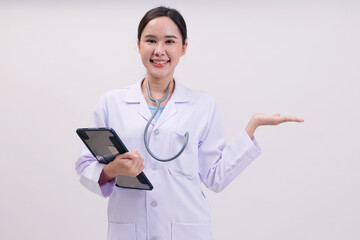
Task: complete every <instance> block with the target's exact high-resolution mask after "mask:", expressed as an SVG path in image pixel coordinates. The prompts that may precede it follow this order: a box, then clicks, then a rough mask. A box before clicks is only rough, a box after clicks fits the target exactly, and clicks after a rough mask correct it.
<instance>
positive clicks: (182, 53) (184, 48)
mask: <svg viewBox="0 0 360 240" xmlns="http://www.w3.org/2000/svg"><path fill="white" fill-rule="evenodd" d="M187 46H188V42H185V44H184V45H183V46H182V50H181V56H184V55H185V54H186V49H187Z"/></svg>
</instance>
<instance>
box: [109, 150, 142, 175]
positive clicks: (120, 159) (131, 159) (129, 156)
mask: <svg viewBox="0 0 360 240" xmlns="http://www.w3.org/2000/svg"><path fill="white" fill-rule="evenodd" d="M144 168H145V165H144V158H142V157H141V155H140V154H139V153H138V151H137V150H133V151H130V152H126V153H124V154H119V155H117V156H116V157H115V159H114V160H113V161H112V162H110V163H109V164H107V165H106V166H105V167H104V169H103V171H104V173H105V174H106V175H107V176H109V177H111V178H115V177H116V176H118V175H125V176H130V177H136V176H137V175H139V174H140V173H141V172H142V171H143V170H144Z"/></svg>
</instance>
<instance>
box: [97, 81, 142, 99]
mask: <svg viewBox="0 0 360 240" xmlns="http://www.w3.org/2000/svg"><path fill="white" fill-rule="evenodd" d="M137 87H138V83H136V84H133V85H131V86H126V87H121V88H117V89H112V90H109V91H107V92H105V93H104V94H103V95H102V96H101V97H100V101H102V102H109V101H110V102H123V101H125V100H126V99H127V98H128V97H129V96H132V95H134V94H135V93H136V90H137Z"/></svg>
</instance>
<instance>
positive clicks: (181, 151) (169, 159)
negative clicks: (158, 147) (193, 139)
mask: <svg viewBox="0 0 360 240" xmlns="http://www.w3.org/2000/svg"><path fill="white" fill-rule="evenodd" d="M146 82H147V91H148V95H149V98H150V100H151V101H153V102H155V103H156V110H155V112H154V113H153V115H152V116H151V118H150V119H149V121H148V123H147V124H146V127H145V131H144V144H145V148H146V150H147V151H148V153H149V154H150V156H152V157H153V158H154V159H156V160H158V161H160V162H169V161H172V160H174V159H175V158H177V157H179V156H180V155H181V154H182V153H183V152H184V150H185V148H186V146H187V144H188V142H189V133H188V132H186V133H185V143H184V145H183V146H182V148H181V149H180V151H179V152H178V153H177V154H175V156H173V157H171V158H159V157H158V156H156V155H155V154H154V153H153V152H152V151H151V150H150V147H149V143H148V140H147V135H148V130H149V126H150V124H151V122H152V120H154V118H155V116H156V114H157V113H158V111H159V109H160V104H161V103H162V102H164V101H165V100H166V99H167V97H168V96H169V92H170V84H171V82H170V83H169V86H168V88H167V89H166V93H165V96H164V97H163V98H162V99H154V98H153V97H152V96H151V91H150V86H149V82H148V81H146Z"/></svg>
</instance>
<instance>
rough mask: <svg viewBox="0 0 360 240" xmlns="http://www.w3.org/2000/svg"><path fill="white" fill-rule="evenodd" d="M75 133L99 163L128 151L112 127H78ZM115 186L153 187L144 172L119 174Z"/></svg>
mask: <svg viewBox="0 0 360 240" xmlns="http://www.w3.org/2000/svg"><path fill="white" fill-rule="evenodd" d="M76 133H77V134H78V136H79V137H80V138H81V140H82V141H83V143H84V144H85V145H86V147H87V148H88V149H89V151H90V152H91V154H92V155H93V156H94V157H95V158H96V159H97V160H98V161H99V162H100V163H103V164H108V163H109V162H111V161H113V160H114V159H115V157H116V155H118V154H123V153H125V152H128V150H127V148H126V147H125V145H124V144H123V142H122V141H121V140H120V138H119V136H118V135H117V134H116V132H115V131H114V130H113V129H112V128H78V129H77V130H76ZM116 186H118V187H122V188H132V189H140V190H152V189H153V186H152V184H151V183H150V181H149V179H148V178H147V177H146V175H145V173H144V172H141V173H140V174H139V175H138V176H136V177H129V176H124V175H119V176H117V177H116Z"/></svg>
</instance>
